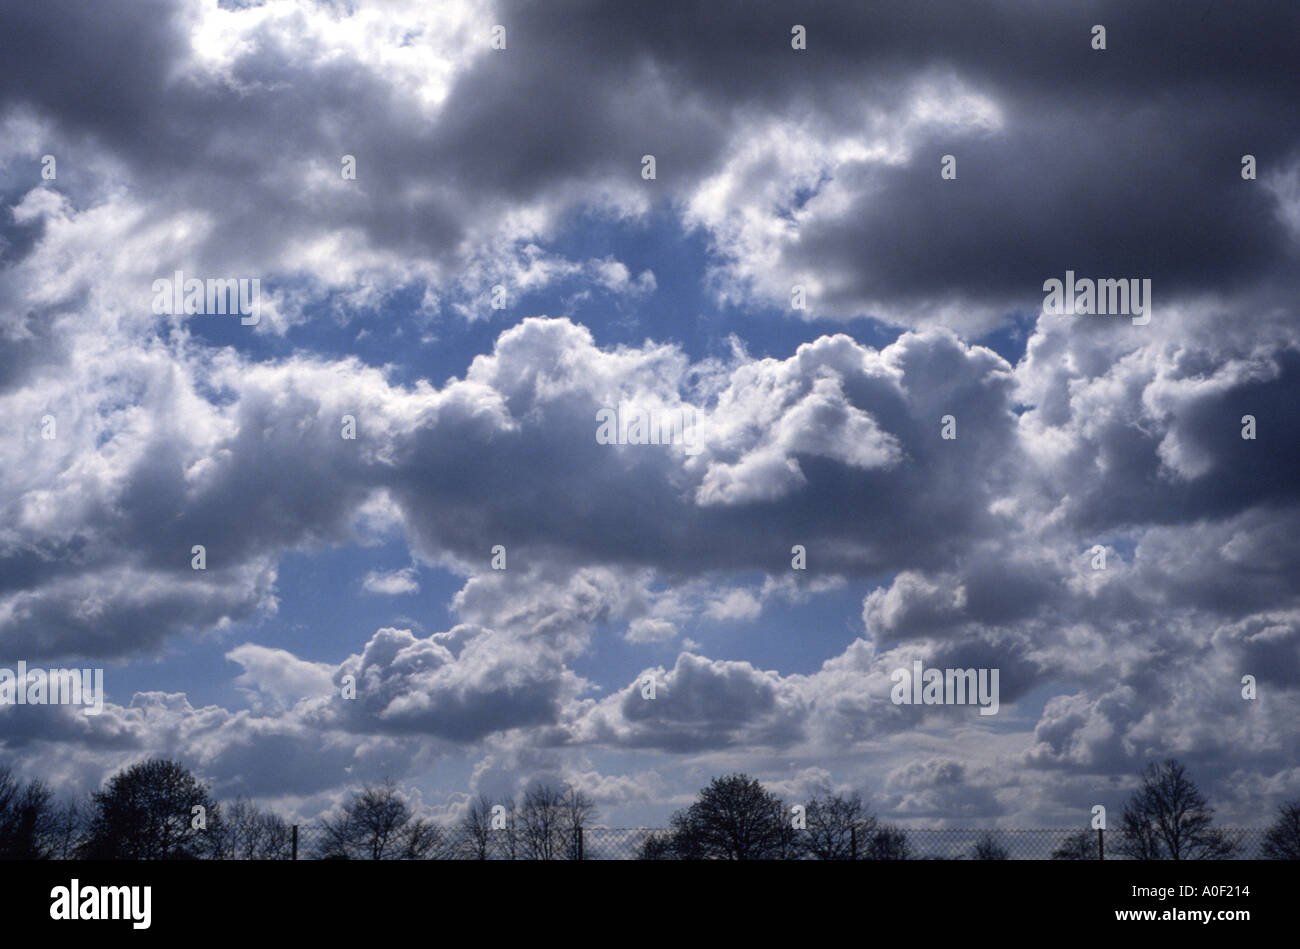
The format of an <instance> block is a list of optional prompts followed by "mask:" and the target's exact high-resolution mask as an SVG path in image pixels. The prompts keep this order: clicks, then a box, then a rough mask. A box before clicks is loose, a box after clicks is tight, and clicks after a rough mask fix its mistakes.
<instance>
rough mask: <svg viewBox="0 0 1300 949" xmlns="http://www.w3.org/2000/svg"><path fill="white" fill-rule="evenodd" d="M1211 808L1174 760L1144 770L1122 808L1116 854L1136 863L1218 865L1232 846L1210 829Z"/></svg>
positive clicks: (1232, 842)
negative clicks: (1202, 862)
mask: <svg viewBox="0 0 1300 949" xmlns="http://www.w3.org/2000/svg"><path fill="white" fill-rule="evenodd" d="M1213 818H1214V808H1212V807H1210V805H1209V803H1208V802H1207V801H1206V799H1205V796H1204V795H1203V794H1201V792H1200V790H1199V789H1198V788H1197V787H1196V785H1195V784H1194V783H1193V782H1192V780H1191V779H1190V778H1188V777H1187V774H1186V770H1185V769H1184V767H1183V766H1182V765H1181V764H1180V763H1178V762H1177V761H1175V760H1174V759H1173V758H1168V759H1166V760H1165V761H1163V762H1161V763H1159V764H1156V763H1154V762H1152V763H1151V764H1149V765H1147V767H1146V769H1145V770H1144V772H1143V778H1142V786H1141V787H1140V788H1138V790H1137V791H1136V792H1134V794H1133V797H1132V798H1130V799H1129V802H1128V803H1127V804H1125V805H1124V812H1123V814H1122V815H1121V817H1120V834H1121V836H1120V843H1119V851H1120V853H1123V854H1124V855H1126V856H1129V857H1132V858H1134V859H1136V860H1221V859H1223V858H1225V857H1230V856H1231V855H1232V854H1233V853H1234V852H1235V851H1236V849H1237V846H1236V843H1235V841H1232V840H1230V839H1229V838H1228V835H1227V834H1225V833H1224V832H1223V831H1222V830H1218V829H1216V828H1214V827H1213V826H1212V822H1213Z"/></svg>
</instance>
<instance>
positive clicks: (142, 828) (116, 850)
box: [81, 758, 221, 860]
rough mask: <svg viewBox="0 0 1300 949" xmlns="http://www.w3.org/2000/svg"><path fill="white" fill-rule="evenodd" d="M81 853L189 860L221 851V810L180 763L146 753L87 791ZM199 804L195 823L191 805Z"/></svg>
mask: <svg viewBox="0 0 1300 949" xmlns="http://www.w3.org/2000/svg"><path fill="white" fill-rule="evenodd" d="M92 801H93V813H92V815H91V818H90V827H89V829H88V832H87V835H86V840H85V842H84V843H83V845H82V847H81V852H82V855H83V856H85V857H88V858H90V859H95V860H189V859H195V858H199V857H211V856H215V855H217V854H219V852H220V839H221V812H220V809H219V808H218V807H217V805H216V803H215V802H214V801H213V800H212V798H211V796H209V794H208V788H207V786H206V785H204V784H202V783H201V782H200V781H199V779H198V778H196V777H195V776H194V775H193V774H191V773H190V771H189V770H188V769H186V768H185V766H184V765H182V764H180V763H178V762H175V761H169V760H167V759H162V758H151V759H150V760H148V761H144V762H141V763H140V764H135V765H132V766H131V767H129V768H127V769H126V770H124V771H119V772H118V773H117V774H115V775H113V777H111V778H109V780H108V784H107V785H106V786H105V787H104V789H103V790H102V791H96V792H95V793H94V794H93V795H92ZM196 807H202V808H203V811H202V812H200V813H202V815H203V821H202V823H203V824H204V825H206V826H203V827H196V826H195V821H194V818H195V816H196V814H195V811H194V808H196Z"/></svg>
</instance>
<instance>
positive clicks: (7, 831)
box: [0, 766, 58, 860]
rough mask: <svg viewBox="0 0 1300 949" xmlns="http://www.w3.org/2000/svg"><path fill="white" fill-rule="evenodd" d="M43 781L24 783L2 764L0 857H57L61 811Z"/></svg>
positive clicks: (31, 858)
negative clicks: (56, 846)
mask: <svg viewBox="0 0 1300 949" xmlns="http://www.w3.org/2000/svg"><path fill="white" fill-rule="evenodd" d="M52 802H53V795H52V794H51V793H50V792H49V790H48V789H47V788H46V787H45V785H43V784H42V783H41V782H40V781H32V782H30V783H28V784H23V783H21V782H20V781H18V780H17V779H15V778H14V776H13V774H12V773H11V772H10V770H9V769H8V768H7V767H3V766H0V860H43V859H45V858H46V857H50V856H55V855H56V854H54V853H53V851H54V849H55V845H56V837H57V829H58V826H57V825H58V813H57V811H56V809H55V807H54V805H53V803H52Z"/></svg>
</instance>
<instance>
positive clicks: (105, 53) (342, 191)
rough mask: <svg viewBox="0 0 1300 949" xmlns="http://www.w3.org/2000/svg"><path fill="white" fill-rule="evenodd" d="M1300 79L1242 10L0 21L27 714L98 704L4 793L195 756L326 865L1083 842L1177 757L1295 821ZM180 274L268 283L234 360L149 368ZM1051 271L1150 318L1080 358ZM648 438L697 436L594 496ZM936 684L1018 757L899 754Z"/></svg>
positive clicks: (12, 603) (0, 628) (1224, 800)
mask: <svg viewBox="0 0 1300 949" xmlns="http://www.w3.org/2000/svg"><path fill="white" fill-rule="evenodd" d="M1099 26H1100V27H1104V37H1100V36H1099V34H1098V32H1097V29H1096V28H1097V27H1099ZM798 27H802V31H801V30H799V29H797V28H798ZM1297 35H1300V8H1296V7H1294V6H1293V5H1288V4H1264V3H1254V2H1249V0H1242V2H1237V3H1233V4H1227V3H1215V2H1212V0H1195V2H1193V0H1186V2H1182V3H1177V4H1170V3H1167V2H1144V0H1122V2H1119V0H1117V2H1079V3H1070V4H1046V3H1041V2H1037V0H984V2H971V3H962V4H940V3H928V2H927V3H918V2H915V0H908V2H880V3H871V4H861V3H842V4H828V3H824V2H818V3H788V2H787V3H774V2H760V0H744V2H741V0H722V2H715V3H709V4H696V3H677V2H661V3H655V4H615V3H594V2H586V0H548V2H544V3H543V2H515V0H493V2H477V0H440V2H438V3H425V2H416V0H370V2H342V0H337V2H329V0H323V2H320V0H270V2H265V3H257V2H252V0H244V2H234V0H223V2H219V3H218V2H215V0H169V2H162V0H140V2H136V3H131V4H114V3H78V2H72V0H46V2H43V3H40V4H27V3H4V4H2V5H0V37H3V39H0V46H3V54H4V63H5V67H4V69H3V70H0V667H6V668H11V669H14V668H16V667H17V664H18V662H19V661H24V662H26V663H27V664H28V666H29V667H51V668H52V667H73V666H75V667H79V668H80V667H97V668H103V669H104V670H105V671H104V684H105V691H106V701H105V705H104V709H103V712H102V713H101V714H99V715H94V716H88V715H85V714H84V710H83V709H81V708H78V707H75V706H58V705H46V706H40V705H24V706H18V705H0V761H3V762H5V763H7V764H9V765H11V766H12V767H14V768H15V769H16V770H17V771H18V772H19V773H20V774H21V775H23V776H24V777H28V778H39V779H41V780H43V781H45V782H47V783H48V784H50V785H51V786H52V787H53V788H55V789H56V790H57V791H59V792H60V793H65V794H74V793H83V792H85V791H87V790H89V789H92V788H95V787H98V786H99V785H100V784H101V783H102V782H103V781H104V780H105V779H106V778H107V777H108V776H109V775H111V774H113V773H114V772H116V771H117V770H119V769H120V768H122V767H124V766H126V765H129V764H131V763H134V762H136V761H139V760H142V759H144V758H147V757H150V756H155V755H157V756H166V757H172V758H177V759H179V760H182V761H183V762H185V763H186V764H187V765H188V766H190V767H191V768H193V769H194V770H195V771H196V772H197V773H198V774H200V775H201V776H202V777H203V778H204V779H205V780H206V781H208V782H210V784H211V786H212V789H213V791H214V793H215V794H216V796H218V797H219V798H229V797H233V796H235V795H247V796H250V797H252V798H254V799H255V800H257V801H259V802H262V803H263V804H265V805H266V806H268V807H271V808H273V809H275V810H277V811H278V812H280V813H281V814H283V815H285V816H286V817H292V818H294V819H299V820H311V819H313V818H315V817H317V816H319V815H321V814H323V813H327V812H330V811H331V810H332V809H334V808H336V807H337V806H338V804H339V802H340V800H341V799H343V798H344V797H345V796H346V795H347V794H348V793H349V792H350V791H352V790H355V789H357V788H359V787H360V786H361V785H363V784H365V783H367V782H372V781H378V780H381V779H384V778H388V777H391V778H393V779H394V780H396V781H397V782H398V783H399V785H400V786H401V787H402V789H403V793H404V794H406V795H407V797H408V799H409V800H410V801H412V802H413V804H414V805H415V806H418V807H419V808H420V809H421V810H423V811H424V812H426V813H427V814H429V815H431V816H433V817H435V818H436V819H441V820H447V821H452V820H455V819H457V817H458V816H459V815H460V814H461V813H462V812H463V811H464V808H465V807H466V804H467V802H468V801H469V800H471V799H472V798H474V797H477V796H478V795H480V794H482V795H487V796H488V797H491V798H500V797H502V796H505V795H512V794H518V793H520V792H521V790H522V789H523V788H524V787H526V786H527V785H529V784H531V783H532V782H535V781H547V782H551V783H554V784H560V783H566V784H569V785H571V786H573V787H576V788H579V789H581V790H583V791H584V792H585V793H587V794H588V795H589V796H590V797H591V798H592V799H593V801H594V802H595V804H596V808H597V818H596V819H597V822H598V823H603V824H607V825H609V826H649V825H661V824H663V823H664V822H665V821H666V820H667V818H668V816H669V815H670V814H671V813H672V811H673V810H675V809H676V808H679V807H681V806H683V805H684V804H686V803H687V802H689V801H690V800H691V799H692V797H693V795H694V794H695V792H696V791H698V789H699V788H700V787H702V786H703V785H705V784H707V782H708V780H709V779H710V778H711V777H712V776H715V775H720V774H724V773H728V772H732V771H744V772H746V773H749V774H752V775H754V776H756V777H758V778H759V779H760V780H762V781H763V782H764V783H765V784H766V785H767V786H768V787H769V788H770V789H771V790H773V791H775V792H777V793H779V794H781V795H783V796H784V797H786V798H787V799H788V800H791V801H800V800H805V799H806V798H807V797H808V796H809V795H811V794H813V793H815V792H816V791H817V790H819V789H822V788H826V789H830V790H833V791H837V792H849V791H859V792H860V793H862V795H863V796H864V797H865V798H866V799H867V800H868V801H869V802H870V805H871V808H872V809H873V810H874V811H875V812H876V813H877V814H878V815H880V816H881V817H883V818H886V819H888V820H892V821H896V822H899V823H902V824H905V825H911V826H929V827H956V826H1005V827H1073V826H1086V822H1087V821H1088V820H1089V817H1090V813H1091V808H1092V806H1093V805H1095V804H1103V805H1105V806H1107V807H1108V808H1111V809H1113V812H1114V813H1117V812H1118V809H1119V807H1120V806H1121V805H1122V803H1123V801H1124V800H1125V799H1126V797H1127V795H1128V794H1129V793H1130V791H1131V790H1132V789H1133V788H1134V787H1135V786H1136V783H1137V781H1138V776H1139V774H1140V772H1141V770H1142V768H1143V767H1144V766H1145V765H1146V764H1147V763H1148V762H1149V761H1152V760H1156V759H1161V758H1164V757H1166V756H1175V757H1177V758H1179V759H1180V760H1182V761H1183V762H1185V763H1186V764H1187V765H1188V768H1189V772H1190V773H1191V775H1192V776H1193V778H1194V779H1195V780H1196V781H1197V782H1198V783H1199V784H1200V785H1201V787H1202V788H1203V789H1204V790H1205V791H1206V793H1207V796H1208V797H1209V798H1210V800H1211V802H1212V803H1213V805H1214V806H1215V807H1216V808H1217V810H1218V813H1219V816H1220V817H1221V818H1223V819H1225V820H1227V821H1229V822H1233V823H1239V824H1246V825H1250V824H1253V825H1259V824H1263V823H1265V822H1267V821H1268V820H1269V819H1270V818H1271V816H1272V812H1273V810H1274V809H1275V807H1276V805H1277V804H1279V803H1280V802H1282V801H1283V800H1287V799H1291V798H1295V797H1296V796H1297V795H1300V728H1298V727H1297V725H1298V723H1300V583H1298V582H1297V581H1298V580H1300V546H1298V545H1297V543H1296V538H1297V536H1300V478H1297V473H1298V472H1300V420H1298V418H1297V415H1296V413H1295V411H1294V406H1295V403H1296V395H1297V393H1298V392H1300V323H1298V321H1297V318H1298V317H1300V306H1298V305H1297V302H1296V301H1297V290H1298V289H1300V266H1298V260H1300V125H1297V123H1296V121H1295V106H1296V103H1297V102H1300V72H1297V70H1296V69H1295V67H1294V63H1295V38H1296V36H1297ZM1099 40H1100V44H1099ZM647 156H651V157H653V176H651V175H650V173H649V168H648V163H647V162H646V161H645V159H646V158H647ZM1245 156H1251V158H1250V161H1249V162H1246V160H1245ZM1248 166H1249V169H1248ZM351 172H354V174H352V173H351ZM177 271H180V272H182V273H183V274H184V275H185V277H187V278H196V279H199V280H210V279H236V280H245V281H252V280H257V281H258V284H257V286H258V288H259V291H258V293H259V295H258V297H257V311H256V321H255V322H250V321H249V320H247V319H241V315H240V314H229V313H226V314H221V313H183V312H177V313H170V312H159V306H158V305H157V299H156V297H157V296H158V292H159V291H158V290H157V288H156V281H159V280H170V279H172V277H173V275H174V274H175V273H176V272H177ZM1067 273H1069V274H1073V275H1074V277H1075V278H1076V279H1079V280H1082V279H1089V280H1103V279H1105V280H1124V281H1129V280H1134V281H1137V283H1136V284H1134V286H1135V287H1140V286H1143V285H1145V286H1149V288H1150V290H1149V295H1148V296H1146V297H1145V304H1144V305H1145V306H1146V310H1145V315H1144V316H1139V315H1137V313H1136V311H1134V312H1133V313H1129V312H1119V313H1116V312H1109V313H1091V314H1090V313H1086V312H1074V313H1070V312H1064V313H1057V312H1051V309H1052V308H1051V307H1048V306H1046V305H1045V303H1046V294H1045V291H1046V290H1047V289H1048V287H1047V286H1045V284H1046V283H1047V282H1048V281H1051V280H1054V279H1055V280H1060V281H1066V280H1067V279H1068V278H1067ZM1143 281H1149V284H1143ZM250 285H251V284H250ZM164 295H165V294H164ZM1133 302H1136V301H1133ZM163 309H164V310H165V308H163ZM621 406H622V407H626V408H627V409H630V410H635V411H637V412H644V413H646V415H647V417H649V416H650V415H652V414H653V415H655V417H659V418H682V419H687V418H689V419H691V420H693V424H692V425H691V426H690V432H691V438H690V440H689V442H688V441H687V440H686V438H685V434H684V433H683V437H682V438H679V439H676V440H667V441H668V443H664V444H635V443H629V444H607V443H604V442H607V441H608V439H604V440H602V438H601V437H600V435H599V428H598V420H599V419H600V418H601V414H600V413H601V412H602V411H603V410H604V411H608V410H620V407H621ZM1247 416H1249V417H1250V422H1249V423H1248V422H1247V421H1246V417H1247ZM349 418H350V419H351V422H350V424H351V426H352V428H353V431H354V434H355V437H345V434H346V430H347V426H348V424H349V422H348V419H349ZM1247 430H1249V435H1250V436H1253V437H1246V433H1247ZM945 436H951V437H945ZM628 440H629V441H633V442H634V441H635V438H632V439H628ZM196 545H199V546H201V547H202V548H203V556H204V562H203V569H195V564H194V553H193V551H194V548H195V546H196ZM497 547H500V548H501V549H503V551H504V569H497V567H500V566H502V564H501V561H500V558H499V557H498V558H497V562H496V564H495V565H494V548H497ZM796 549H798V550H799V551H800V552H799V553H797V552H796ZM1103 563H1104V566H1099V564H1103ZM917 661H920V662H922V663H923V666H924V667H925V668H935V669H952V668H957V669H966V668H972V669H982V670H986V671H988V670H996V671H997V672H998V675H999V680H998V681H999V684H1000V686H999V687H1000V702H999V707H998V710H997V713H996V714H993V715H981V714H980V711H981V710H980V709H979V708H977V707H975V706H973V705H970V704H966V705H956V704H936V705H912V704H901V703H897V702H895V701H894V700H893V699H892V698H891V691H892V689H893V686H894V682H895V679H894V677H893V673H894V672H895V671H896V670H898V669H909V670H910V669H911V668H913V663H915V662H917ZM1245 676H1251V677H1253V678H1252V679H1251V680H1249V681H1250V682H1251V683H1253V692H1252V693H1251V697H1248V696H1247V695H1245V694H1244V693H1245V692H1250V691H1251V690H1250V689H1248V688H1247V687H1246V686H1244V685H1243V677H1245ZM647 682H650V683H653V686H654V690H653V697H652V698H651V697H647V686H646V684H647ZM350 692H352V693H353V694H349V693H350Z"/></svg>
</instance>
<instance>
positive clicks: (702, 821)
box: [670, 774, 793, 860]
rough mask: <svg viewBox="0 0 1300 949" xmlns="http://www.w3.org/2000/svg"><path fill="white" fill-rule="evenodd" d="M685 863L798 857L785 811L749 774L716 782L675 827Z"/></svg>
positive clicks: (675, 850) (676, 819)
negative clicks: (795, 855)
mask: <svg viewBox="0 0 1300 949" xmlns="http://www.w3.org/2000/svg"><path fill="white" fill-rule="evenodd" d="M670 834H671V839H672V845H671V849H672V851H673V853H674V855H675V856H676V857H677V859H679V860H773V859H781V858H783V857H789V856H792V855H793V854H792V852H791V851H792V847H791V843H792V835H793V831H792V830H791V829H790V825H789V822H787V821H786V819H785V805H784V804H783V803H782V802H781V799H780V798H778V797H777V796H776V795H774V794H771V793H769V792H768V791H767V790H766V789H765V788H764V787H763V785H761V784H760V783H759V782H758V781H757V780H755V779H754V778H751V777H749V775H746V774H731V775H728V776H726V777H724V778H714V779H713V781H712V783H711V784H710V785H709V786H708V787H707V788H704V789H703V790H701V791H700V796H699V798H698V799H697V800H696V801H695V803H694V804H692V805H691V806H690V807H688V808H686V809H685V810H683V811H678V812H677V813H676V814H674V815H673V817H672V820H671V822H670Z"/></svg>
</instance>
